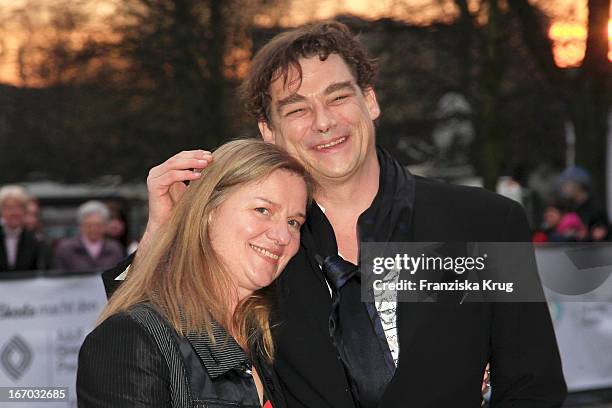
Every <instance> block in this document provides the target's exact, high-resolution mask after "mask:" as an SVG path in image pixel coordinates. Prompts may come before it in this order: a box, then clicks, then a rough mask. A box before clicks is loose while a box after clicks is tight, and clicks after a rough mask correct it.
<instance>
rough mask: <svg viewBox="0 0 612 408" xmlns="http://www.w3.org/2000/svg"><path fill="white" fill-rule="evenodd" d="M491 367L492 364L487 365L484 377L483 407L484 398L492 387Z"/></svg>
mask: <svg viewBox="0 0 612 408" xmlns="http://www.w3.org/2000/svg"><path fill="white" fill-rule="evenodd" d="M489 367H490V364H488V363H487V366H486V367H485V371H484V375H483V377H482V389H481V391H482V397H483V401H482V405H484V403H485V402H484V396H485V395H486V393H487V392H489V388H490V387H491V385H490V384H491V372H490V371H489Z"/></svg>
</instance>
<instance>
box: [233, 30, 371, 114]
mask: <svg viewBox="0 0 612 408" xmlns="http://www.w3.org/2000/svg"><path fill="white" fill-rule="evenodd" d="M330 54H338V55H339V56H340V57H342V59H343V60H344V62H345V63H346V64H347V65H348V67H349V69H350V70H351V72H352V74H353V76H354V78H355V80H356V82H357V85H358V86H359V87H360V88H361V89H362V90H364V89H367V88H369V87H372V86H373V85H374V79H375V77H376V72H377V65H376V61H375V60H374V59H372V58H370V57H369V56H368V55H367V53H366V50H365V48H364V46H363V45H362V44H361V43H360V42H359V41H358V40H357V38H356V37H355V36H354V35H353V34H352V33H351V31H350V30H349V28H348V27H347V26H346V25H344V24H342V23H339V22H337V21H324V22H319V23H314V24H310V25H306V26H302V27H299V28H296V29H294V30H290V31H286V32H284V33H281V34H279V35H277V36H276V37H274V38H273V39H272V40H270V41H269V42H268V43H267V44H266V45H265V46H263V47H262V48H261V49H260V50H259V51H258V52H257V54H256V55H255V57H254V58H253V61H252V63H251V66H250V68H249V71H248V73H247V76H246V78H245V79H244V82H243V83H242V85H241V87H240V95H241V97H242V98H243V100H244V101H245V104H246V109H247V111H248V112H249V113H250V114H251V115H253V116H254V117H255V118H256V119H257V121H264V122H266V123H267V124H268V126H271V122H270V102H271V96H270V85H271V84H272V82H274V81H276V80H277V79H279V78H282V79H283V83H284V85H286V84H287V80H288V76H289V72H290V70H291V69H295V70H296V72H297V73H298V75H299V77H298V79H299V81H301V79H302V69H301V67H300V64H299V62H298V61H299V59H300V58H310V57H313V56H315V55H316V56H318V57H319V59H320V60H321V61H325V60H326V59H327V57H328V56H329V55H330Z"/></svg>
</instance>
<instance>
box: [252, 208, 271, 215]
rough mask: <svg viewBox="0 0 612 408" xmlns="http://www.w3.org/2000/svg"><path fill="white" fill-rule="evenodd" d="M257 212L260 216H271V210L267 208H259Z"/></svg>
mask: <svg viewBox="0 0 612 408" xmlns="http://www.w3.org/2000/svg"><path fill="white" fill-rule="evenodd" d="M255 211H257V212H258V213H260V214H264V215H268V214H270V210H268V209H267V208H266V207H257V208H255Z"/></svg>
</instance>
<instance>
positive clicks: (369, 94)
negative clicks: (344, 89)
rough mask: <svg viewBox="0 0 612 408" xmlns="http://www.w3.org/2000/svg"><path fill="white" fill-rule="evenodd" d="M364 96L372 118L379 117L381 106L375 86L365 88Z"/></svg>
mask: <svg viewBox="0 0 612 408" xmlns="http://www.w3.org/2000/svg"><path fill="white" fill-rule="evenodd" d="M363 97H364V98H365V101H366V106H367V107H368V112H370V119H372V120H376V119H378V117H379V116H380V107H379V106H378V101H377V100H376V92H374V88H372V87H370V88H366V89H364V90H363Z"/></svg>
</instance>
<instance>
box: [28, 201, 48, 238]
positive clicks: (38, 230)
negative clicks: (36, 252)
mask: <svg viewBox="0 0 612 408" xmlns="http://www.w3.org/2000/svg"><path fill="white" fill-rule="evenodd" d="M24 226H25V228H26V229H27V230H28V231H30V232H31V233H32V234H34V236H35V237H36V238H37V239H38V240H39V241H44V235H43V232H42V223H41V222H40V204H39V203H38V199H36V197H30V198H29V200H28V203H27V204H26V214H25V223H24Z"/></svg>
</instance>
